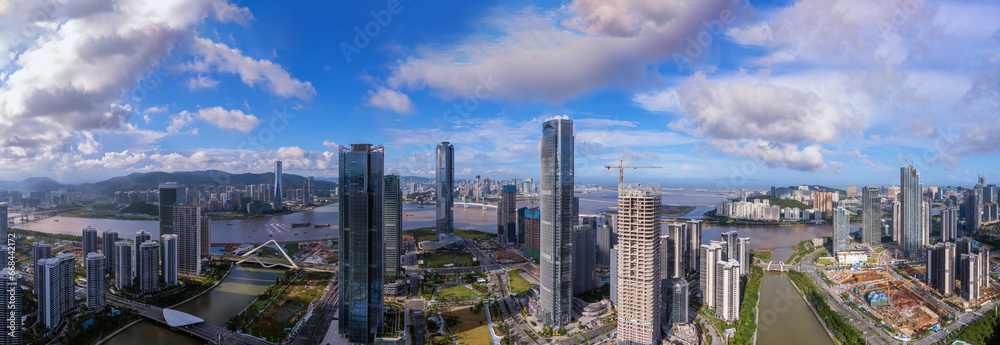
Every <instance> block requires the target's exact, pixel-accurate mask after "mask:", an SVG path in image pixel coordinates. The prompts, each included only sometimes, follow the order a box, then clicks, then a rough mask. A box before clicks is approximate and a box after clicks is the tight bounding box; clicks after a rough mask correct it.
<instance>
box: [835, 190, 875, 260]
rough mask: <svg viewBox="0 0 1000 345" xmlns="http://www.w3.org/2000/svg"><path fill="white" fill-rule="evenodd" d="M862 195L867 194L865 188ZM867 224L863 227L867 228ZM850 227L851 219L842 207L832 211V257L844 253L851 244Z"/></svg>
mask: <svg viewBox="0 0 1000 345" xmlns="http://www.w3.org/2000/svg"><path fill="white" fill-rule="evenodd" d="M862 193H868V188H867V187H866V188H865V189H863V190H862ZM866 212H867V211H866ZM867 224H868V222H865V226H867ZM850 225H851V217H850V216H848V215H847V210H846V209H844V207H842V206H838V207H837V208H836V209H834V210H833V254H834V255H839V254H840V253H843V252H846V251H847V249H848V248H849V247H848V245H849V244H850V242H851V240H850V235H851V228H850ZM861 231H862V232H863V231H871V229H869V230H864V228H863V227H862V230H861ZM864 235H868V234H867V233H863V234H862V236H864ZM869 239H870V238H869ZM865 242H866V243H869V245H871V242H867V240H866V241H865Z"/></svg>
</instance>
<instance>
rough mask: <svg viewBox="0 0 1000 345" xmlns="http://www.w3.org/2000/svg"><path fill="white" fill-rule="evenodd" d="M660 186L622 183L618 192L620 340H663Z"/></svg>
mask: <svg viewBox="0 0 1000 345" xmlns="http://www.w3.org/2000/svg"><path fill="white" fill-rule="evenodd" d="M660 204H661V202H660V186H659V185H656V184H649V185H638V184H636V185H631V184H628V185H622V188H619V192H618V210H619V213H618V214H619V216H618V238H619V241H618V245H617V247H616V248H618V259H617V260H616V261H617V264H618V268H617V280H618V286H617V293H618V304H616V306H617V310H618V343H619V344H630V345H638V344H643V345H653V344H659V343H660V327H661V320H662V315H663V313H662V310H663V309H662V299H663V295H662V280H661V279H662V276H661V274H660V273H659V272H660V269H661V262H660V253H661V251H660V248H659V247H660V241H659V238H660Z"/></svg>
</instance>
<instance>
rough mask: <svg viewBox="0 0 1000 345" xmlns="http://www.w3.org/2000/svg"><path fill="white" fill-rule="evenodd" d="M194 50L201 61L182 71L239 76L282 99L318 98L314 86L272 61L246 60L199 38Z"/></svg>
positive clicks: (182, 67)
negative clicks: (213, 71) (261, 85)
mask: <svg viewBox="0 0 1000 345" xmlns="http://www.w3.org/2000/svg"><path fill="white" fill-rule="evenodd" d="M194 49H195V50H196V51H197V52H198V54H200V55H201V60H198V61H195V62H192V63H188V64H185V65H183V66H181V67H180V69H182V70H190V71H196V72H207V71H210V70H212V69H213V68H214V69H215V70H216V71H218V72H224V73H234V74H239V76H240V80H242V81H243V83H245V84H247V85H249V86H256V85H257V84H263V85H264V87H265V88H266V89H267V90H268V91H270V92H271V93H273V94H275V95H278V96H281V97H296V98H299V99H303V100H307V99H310V98H312V96H313V95H315V94H316V90H315V89H314V88H313V86H312V83H310V82H308V81H305V82H304V81H301V80H298V79H295V78H293V77H292V76H291V74H289V73H288V71H286V70H285V69H284V68H282V67H281V65H278V64H276V63H274V62H271V61H269V60H255V59H253V58H250V57H247V56H244V55H243V53H242V52H240V50H239V49H235V48H230V47H229V46H227V45H225V44H222V43H216V42H212V41H211V40H209V39H206V38H200V37H198V38H195V39H194Z"/></svg>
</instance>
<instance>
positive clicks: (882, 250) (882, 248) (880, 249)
mask: <svg viewBox="0 0 1000 345" xmlns="http://www.w3.org/2000/svg"><path fill="white" fill-rule="evenodd" d="M884 251H885V247H878V248H875V252H876V253H881V252H884Z"/></svg>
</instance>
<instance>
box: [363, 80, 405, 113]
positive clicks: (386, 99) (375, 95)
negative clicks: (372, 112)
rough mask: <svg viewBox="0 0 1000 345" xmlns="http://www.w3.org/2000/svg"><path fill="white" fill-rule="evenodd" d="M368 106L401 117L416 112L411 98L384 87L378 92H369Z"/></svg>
mask: <svg viewBox="0 0 1000 345" xmlns="http://www.w3.org/2000/svg"><path fill="white" fill-rule="evenodd" d="M366 104H368V106H370V107H375V108H380V109H386V110H391V111H393V112H395V113H396V114H400V115H404V114H412V113H413V112H415V111H416V109H415V107H414V106H413V101H411V100H410V97H409V96H407V95H406V94H404V93H402V92H399V91H396V90H392V89H387V88H384V87H379V88H378V90H377V91H372V90H368V101H367V102H366Z"/></svg>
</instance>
